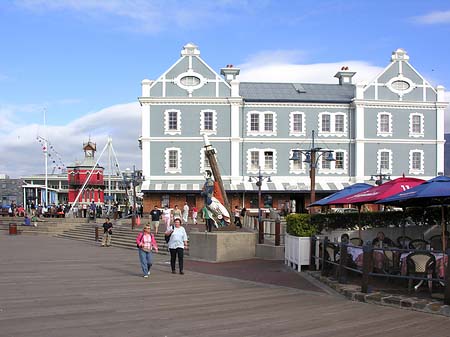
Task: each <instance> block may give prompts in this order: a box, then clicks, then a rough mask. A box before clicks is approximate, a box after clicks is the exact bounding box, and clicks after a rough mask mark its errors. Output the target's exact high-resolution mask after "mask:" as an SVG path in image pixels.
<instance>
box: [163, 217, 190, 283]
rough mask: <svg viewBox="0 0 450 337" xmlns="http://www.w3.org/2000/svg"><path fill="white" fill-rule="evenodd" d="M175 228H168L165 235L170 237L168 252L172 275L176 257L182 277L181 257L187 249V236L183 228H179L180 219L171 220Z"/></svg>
mask: <svg viewBox="0 0 450 337" xmlns="http://www.w3.org/2000/svg"><path fill="white" fill-rule="evenodd" d="M173 222H174V226H175V228H173V229H172V228H170V227H169V228H168V229H167V231H166V233H165V235H170V240H169V251H170V266H171V267H172V274H175V263H176V258H177V256H178V267H179V270H180V274H181V275H183V274H184V271H183V257H184V250H185V249H187V248H188V242H187V239H188V237H187V234H186V230H185V229H184V227H183V226H181V219H180V218H175V219H174V220H173Z"/></svg>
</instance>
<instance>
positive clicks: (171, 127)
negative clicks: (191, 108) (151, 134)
mask: <svg viewBox="0 0 450 337" xmlns="http://www.w3.org/2000/svg"><path fill="white" fill-rule="evenodd" d="M164 133H165V134H168V135H180V134H181V112H180V111H179V110H166V111H165V112H164Z"/></svg>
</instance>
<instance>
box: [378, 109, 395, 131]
mask: <svg viewBox="0 0 450 337" xmlns="http://www.w3.org/2000/svg"><path fill="white" fill-rule="evenodd" d="M382 115H387V116H389V131H388V132H384V131H381V116H382ZM377 136H381V137H390V136H392V114H391V113H390V112H387V111H381V112H379V113H378V114H377Z"/></svg>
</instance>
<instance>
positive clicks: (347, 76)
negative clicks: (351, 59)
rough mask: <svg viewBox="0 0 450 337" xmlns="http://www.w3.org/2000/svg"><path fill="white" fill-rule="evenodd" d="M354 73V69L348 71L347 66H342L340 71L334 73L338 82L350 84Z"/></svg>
mask: <svg viewBox="0 0 450 337" xmlns="http://www.w3.org/2000/svg"><path fill="white" fill-rule="evenodd" d="M355 74H356V72H354V71H349V70H348V67H347V66H343V67H342V68H341V70H340V71H338V72H337V73H336V75H334V77H337V78H338V79H339V84H340V85H343V84H352V77H353V76H354V75H355Z"/></svg>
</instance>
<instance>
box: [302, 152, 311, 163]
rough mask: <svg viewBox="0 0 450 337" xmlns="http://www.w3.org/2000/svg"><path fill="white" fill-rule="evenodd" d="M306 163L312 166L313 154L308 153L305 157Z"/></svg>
mask: <svg viewBox="0 0 450 337" xmlns="http://www.w3.org/2000/svg"><path fill="white" fill-rule="evenodd" d="M303 162H304V163H307V164H310V163H311V153H309V152H308V153H307V154H306V155H305V160H304V161H303Z"/></svg>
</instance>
